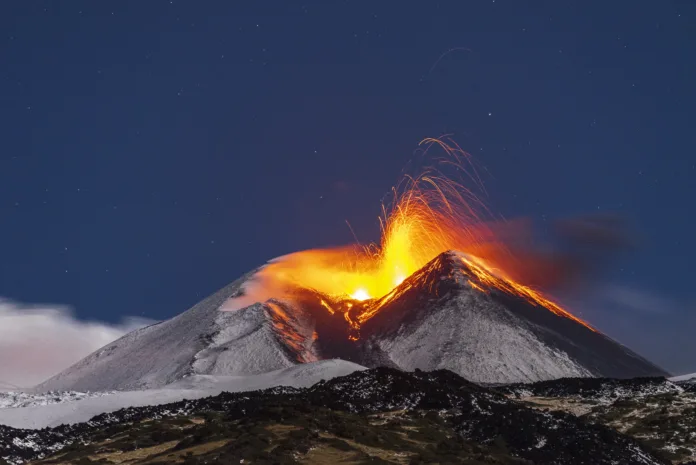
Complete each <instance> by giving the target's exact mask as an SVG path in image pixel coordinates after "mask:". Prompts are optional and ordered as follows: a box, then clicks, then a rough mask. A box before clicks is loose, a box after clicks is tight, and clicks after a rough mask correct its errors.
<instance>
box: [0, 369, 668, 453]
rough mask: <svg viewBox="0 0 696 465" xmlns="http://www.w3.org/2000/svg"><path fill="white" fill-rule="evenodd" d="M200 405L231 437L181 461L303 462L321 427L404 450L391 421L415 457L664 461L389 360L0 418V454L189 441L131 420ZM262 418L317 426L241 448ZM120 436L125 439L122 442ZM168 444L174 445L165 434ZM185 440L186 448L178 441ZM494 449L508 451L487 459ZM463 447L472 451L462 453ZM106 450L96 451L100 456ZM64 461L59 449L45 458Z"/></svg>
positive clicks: (185, 412) (599, 432)
mask: <svg viewBox="0 0 696 465" xmlns="http://www.w3.org/2000/svg"><path fill="white" fill-rule="evenodd" d="M204 412H220V413H221V414H222V415H223V416H222V417H220V418H222V420H223V421H224V422H225V423H226V424H229V425H230V430H229V432H228V433H226V435H225V436H224V437H223V438H222V439H227V441H225V440H223V441H218V443H217V445H216V446H215V447H217V448H219V449H218V450H216V451H215V452H214V453H211V455H210V456H201V457H198V458H196V460H197V461H191V462H187V463H240V461H242V460H243V461H245V462H246V461H247V460H248V461H250V462H252V463H298V462H299V463H302V462H303V461H304V459H305V458H306V455H307V454H308V453H309V451H311V450H312V449H314V448H316V447H321V444H322V443H321V441H322V437H324V438H325V437H327V436H328V437H331V436H333V437H336V438H339V439H340V440H341V441H340V442H342V443H343V442H346V441H348V442H350V443H351V444H353V445H355V444H356V443H357V444H360V443H364V442H365V440H366V439H369V440H370V445H371V447H369V448H365V449H363V453H364V451H365V450H367V453H368V455H370V454H374V453H375V451H378V450H380V449H385V448H390V447H391V448H394V447H396V452H399V453H400V456H401V457H403V456H404V453H403V450H399V446H398V444H394V445H392V443H393V441H389V440H387V439H388V436H385V434H387V432H388V431H391V430H394V431H397V432H398V438H403V437H407V438H411V437H412V436H413V435H414V434H415V436H413V438H414V440H413V441H412V442H411V443H410V445H411V446H413V445H414V444H421V445H422V446H423V450H421V451H420V452H418V451H414V452H410V453H409V455H411V454H412V455H411V456H410V459H412V462H413V463H434V462H439V463H516V464H531V463H535V464H549V465H551V464H554V465H555V464H558V465H560V464H563V465H580V464H583V465H584V464H587V465H590V464H591V465H603V464H644V465H657V464H666V463H668V462H667V461H665V460H664V459H662V458H660V457H658V456H657V455H656V454H655V453H654V452H653V451H652V450H651V449H649V448H648V447H646V446H644V445H641V444H640V443H639V442H637V441H635V440H633V439H631V438H629V437H627V436H625V435H622V434H620V433H617V432H616V431H613V430H611V429H609V428H607V427H604V426H602V425H597V424H590V423H587V422H584V421H583V420H581V419H579V418H576V417H574V416H573V415H569V414H566V413H561V412H542V411H538V410H534V409H532V408H529V407H527V406H525V405H523V404H522V403H519V402H517V401H515V400H512V399H509V398H507V397H506V396H504V395H502V394H500V393H498V392H497V391H495V390H493V389H488V388H484V387H480V386H477V385H475V384H473V383H470V382H468V381H466V380H465V379H463V378H461V377H460V376H458V375H456V374H454V373H452V372H449V371H446V370H439V371H435V372H429V373H427V372H415V373H405V372H401V371H398V370H394V369H389V368H377V369H372V370H367V371H362V372H355V373H353V374H351V375H348V376H344V377H340V378H335V379H333V380H330V381H327V382H320V383H318V384H316V385H314V386H312V387H310V388H306V389H292V388H273V389H269V390H266V391H257V392H251V393H234V394H231V393H223V394H221V395H219V396H216V397H209V398H206V399H199V400H195V401H182V402H178V403H174V404H168V405H160V406H155V407H138V408H129V409H124V410H120V411H118V412H114V413H109V414H104V415H100V416H97V417H94V418H93V419H91V420H90V421H89V422H87V423H81V424H76V425H63V426H60V427H57V428H51V429H48V428H47V429H44V430H39V431H36V430H31V431H30V430H16V429H12V428H7V427H2V426H0V458H4V459H5V460H6V461H7V462H9V463H12V464H20V463H23V462H26V461H29V460H35V459H37V458H42V457H45V456H46V455H50V454H51V453H54V452H58V451H60V450H61V449H63V448H65V447H68V446H69V445H70V444H77V445H79V447H77V449H73V453H75V452H76V451H78V452H79V451H80V450H83V449H85V448H86V447H87V446H89V445H90V444H96V445H97V448H98V449H105V448H106V449H109V450H110V451H111V452H113V454H106V455H116V456H118V455H117V454H118V453H119V451H118V450H113V451H112V450H111V449H113V448H114V447H116V445H117V444H118V442H109V438H110V437H112V436H113V437H116V436H118V437H120V438H123V437H133V440H134V441H135V442H136V447H137V444H140V445H141V446H142V445H143V444H145V443H148V444H149V445H150V446H153V445H156V443H157V442H158V441H159V442H160V443H162V442H167V441H169V442H171V441H176V442H178V441H185V440H187V439H186V438H185V436H186V435H187V434H188V433H187V431H189V430H190V428H189V429H185V428H178V429H177V431H178V433H177V434H178V436H177V435H174V436H172V435H167V436H163V435H160V437H155V435H154V434H152V436H151V437H150V436H147V437H146V436H145V435H144V433H143V432H138V430H137V428H139V425H141V424H143V423H147V424H148V425H150V428H149V429H150V431H152V428H155V427H156V426H157V422H159V421H162V420H163V419H166V418H172V417H184V418H186V417H191V416H199V417H200V415H201V414H202V413H204ZM327 412H329V413H328V414H327ZM330 412H344V413H345V414H348V415H352V417H351V418H352V420H350V424H353V425H355V427H352V426H350V424H343V423H341V418H342V417H341V416H338V415H336V414H331V413H330ZM387 412H395V413H396V415H394V414H391V415H381V416H380V415H379V414H382V413H387ZM322 418H328V419H329V420H330V421H329V423H326V422H323V423H322V421H323V420H322ZM424 419H429V421H431V422H432V424H431V426H436V429H437V430H438V431H439V433H438V432H437V431H434V430H433V429H432V428H431V433H427V431H425V430H423V429H422V428H423V426H425V425H424V424H423V423H422V421H423V420H424ZM258 420H263V421H264V422H265V423H264V424H263V426H264V428H265V430H268V429H272V428H275V429H278V425H286V426H284V428H285V429H286V430H287V428H288V425H293V424H294V423H292V422H297V421H300V420H301V421H302V422H304V423H302V424H300V423H298V424H300V426H302V429H303V430H306V431H308V432H314V436H312V435H309V436H307V437H304V436H303V437H302V438H303V439H302V441H305V442H306V441H309V442H308V443H307V442H306V443H305V444H304V446H305V447H303V448H302V450H299V449H297V450H295V449H286V448H281V447H276V448H273V447H269V445H268V444H265V445H264V444H262V445H261V447H256V448H255V449H254V450H243V447H244V444H245V443H244V442H243V441H237V442H234V441H233V442H232V443H229V440H228V439H229V437H230V435H233V436H234V435H238V434H239V433H240V432H244V430H245V428H246V427H245V425H246V424H247V423H248V422H249V421H258ZM414 420H417V421H421V423H420V426H419V427H417V428H416V430H413V429H410V426H409V425H410V424H411V422H413V421H414ZM240 421H241V422H247V423H239V422H240ZM274 425H275V426H274ZM371 425H372V426H371ZM399 425H403V427H401V426H399ZM521 425H523V426H524V427H523V428H522V427H521ZM204 426H205V425H200V427H201V431H200V433H199V434H198V436H199V442H200V440H205V439H206V438H210V437H211V435H212V434H213V433H214V432H215V431H214V429H211V427H210V426H208V429H207V430H206V429H204ZM357 426H364V428H362V429H360V428H357ZM194 427H195V426H194ZM130 430H135V433H134V434H130V436H129V431H130ZM434 433H437V434H434ZM443 433H444V434H443ZM109 435H111V436H109ZM394 437H395V440H396V439H398V438H397V436H394ZM213 439H217V437H216V438H213ZM105 440H106V442H104V441H105ZM298 441H299V439H298ZM132 442H133V441H131V443H132ZM121 443H123V441H122V440H121ZM100 444H103V446H102V445H100ZM194 444H195V443H194ZM122 445H123V446H124V447H125V446H128V444H125V443H124V444H122ZM189 445H190V441H189ZM472 445H473V446H474V449H472ZM211 446H212V444H211ZM223 446H224V447H223ZM169 447H172V446H171V444H169ZM344 447H348V446H345V445H344ZM182 448H183V449H184V450H186V449H185V448H184V446H182ZM128 450H131V449H128ZM208 450H212V449H211V448H208ZM102 452H103V451H102ZM120 452H123V451H120ZM493 452H495V455H498V456H503V455H504V456H505V457H507V458H508V459H509V460H507V461H502V462H501V461H497V460H492V459H491V453H493ZM197 453H198V452H197ZM469 453H471V456H470V457H469V455H465V454H469ZM240 454H241V455H240ZM279 454H280V455H279ZM283 454H285V455H283ZM423 454H426V455H423ZM104 456H105V454H102V455H101V456H100V457H102V458H103V457H104ZM150 459H153V460H152V462H153V463H154V462H159V463H165V462H167V459H166V457H160V460H156V459H157V457H150ZM367 459H371V460H375V461H377V458H376V457H363V460H362V461H361V462H360V463H362V462H364V461H367ZM162 460H164V462H162ZM62 462H63V460H62V459H61V458H60V457H58V458H57V459H56V461H54V462H51V463H62ZM138 463H140V462H138ZM380 463H385V462H384V461H382V462H380ZM387 463H395V462H387ZM398 463H402V461H401V460H399V461H398Z"/></svg>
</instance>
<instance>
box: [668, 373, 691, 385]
mask: <svg viewBox="0 0 696 465" xmlns="http://www.w3.org/2000/svg"><path fill="white" fill-rule="evenodd" d="M669 380H670V381H675V382H681V383H684V382H686V383H694V384H696V373H691V374H688V375H681V376H674V377H672V378H670V379H669Z"/></svg>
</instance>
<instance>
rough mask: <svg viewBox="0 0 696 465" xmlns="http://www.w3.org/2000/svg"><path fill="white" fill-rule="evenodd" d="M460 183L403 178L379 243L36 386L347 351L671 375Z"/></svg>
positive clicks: (170, 379) (557, 261) (278, 272)
mask: <svg viewBox="0 0 696 465" xmlns="http://www.w3.org/2000/svg"><path fill="white" fill-rule="evenodd" d="M422 145H423V146H424V148H425V153H426V154H427V152H428V150H430V149H438V150H439V149H441V150H444V153H445V156H444V157H443V158H442V159H440V160H439V162H438V164H437V165H436V166H438V167H440V168H442V167H444V168H448V169H450V170H453V171H454V172H455V173H459V176H460V177H461V178H462V179H465V180H466V181H467V182H471V183H472V184H473V185H475V186H477V187H478V188H481V190H482V183H481V182H480V179H479V177H478V175H477V173H476V170H475V169H474V168H473V166H472V164H471V163H470V160H469V158H468V157H467V155H466V154H465V153H464V152H463V151H462V150H461V149H460V148H459V147H458V146H457V145H456V144H454V143H452V142H451V141H444V140H441V139H426V140H424V141H423V142H422ZM457 179H458V178H457V177H456V176H454V177H453V176H445V175H444V174H443V169H436V168H430V169H428V170H425V171H424V172H422V173H421V174H420V175H418V176H412V177H406V178H405V180H404V181H403V182H402V183H401V184H400V185H398V186H397V187H396V188H394V189H393V201H392V203H391V204H390V207H389V208H387V207H383V214H382V218H381V226H382V227H381V230H382V239H381V241H380V243H379V244H371V245H368V246H359V245H356V246H348V247H339V248H329V249H320V250H308V251H303V252H297V253H293V254H290V255H286V256H283V257H280V258H278V259H275V260H273V261H271V262H270V263H268V264H266V265H264V266H262V267H260V268H259V269H257V270H254V271H252V272H250V273H248V274H247V275H245V276H244V277H242V278H240V279H239V280H237V281H235V282H233V283H232V284H230V285H228V286H226V287H225V288H223V289H221V290H220V291H218V292H217V293H215V294H214V295H212V296H210V297H208V298H207V299H205V300H203V301H201V302H200V303H199V304H197V305H195V306H194V307H193V308H191V309H190V310H188V311H187V312H184V313H183V314H181V315H179V316H177V317H175V318H172V319H171V320H168V321H165V322H162V323H159V324H156V325H152V326H149V327H147V328H143V329H139V330H136V331H134V332H132V333H130V334H128V335H126V336H124V337H123V338H121V339H119V340H117V341H115V342H113V343H112V344H109V345H108V346H106V347H104V348H102V349H100V350H99V351H97V352H95V353H93V354H92V355H90V356H89V357H87V358H85V359H83V360H82V361H80V362H79V363H77V364H76V365H74V366H73V367H71V368H69V369H67V370H65V371H64V372H62V373H60V374H58V375H57V376H55V377H54V378H52V379H50V380H48V381H46V382H45V383H43V384H42V385H41V386H39V388H38V389H40V390H80V391H84V390H92V391H96V390H109V389H142V388H153V387H161V386H166V385H168V384H170V383H177V382H179V381H180V380H182V379H183V378H186V377H188V376H196V375H204V376H205V375H216V376H220V375H222V376H229V375H235V376H236V375H249V374H259V373H267V372H270V371H272V370H278V369H281V368H286V367H290V366H293V365H296V364H298V363H306V362H311V361H316V360H324V359H337V358H340V359H343V360H347V361H351V362H354V363H358V364H360V365H363V366H368V367H375V366H390V367H394V368H399V369H402V370H413V369H416V368H417V369H422V370H435V369H441V368H443V369H449V370H452V371H454V372H456V373H458V374H460V375H462V376H463V377H465V378H466V379H468V380H470V381H474V382H481V383H508V382H529V381H539V380H546V379H554V378H561V377H582V376H604V377H618V378H627V377H635V376H662V375H665V374H666V373H665V372H664V371H663V370H662V369H660V368H659V367H657V366H655V365H653V364H652V363H650V362H649V361H647V360H645V359H643V358H642V357H640V356H639V355H637V354H635V353H633V352H632V351H630V350H629V349H627V348H626V347H624V346H622V345H620V344H618V343H617V342H615V341H613V340H611V339H609V338H608V337H606V336H604V335H603V334H601V333H600V332H598V331H596V330H594V329H593V328H592V327H591V326H590V325H589V324H588V323H586V322H584V321H583V320H581V319H580V318H578V317H577V316H574V315H572V314H570V313H569V312H567V311H566V310H564V309H563V308H562V307H561V306H560V305H558V304H557V303H554V302H553V301H552V300H551V299H550V298H548V297H547V296H546V295H545V294H544V292H543V291H545V289H548V288H550V287H551V286H553V285H554V284H557V282H558V280H559V279H560V281H561V282H563V280H564V279H565V278H567V276H568V275H569V274H568V271H569V270H572V266H567V265H568V263H571V264H572V263H573V261H572V260H570V261H568V260H564V259H563V258H564V257H563V256H558V255H548V254H542V253H538V252H536V251H535V249H534V247H530V246H529V242H530V241H529V238H530V234H529V231H528V230H526V229H525V228H524V227H520V225H519V223H508V222H502V221H496V219H495V218H493V216H492V215H491V214H490V213H489V212H488V211H487V210H486V208H485V206H484V204H483V202H481V200H480V199H479V197H478V196H477V195H475V194H474V192H473V191H472V190H470V189H467V188H466V187H465V184H466V182H460V181H458V180H457ZM523 226H524V225H523ZM589 226H592V225H589ZM582 228H583V229H582V231H583V232H582V234H580V235H581V236H582V235H586V234H587V231H588V225H587V224H583V225H582ZM600 229H601V228H600ZM589 230H592V228H591V227H589ZM575 233H577V231H575ZM596 233H597V231H593V232H592V235H594V236H597V234H596ZM573 237H577V234H576V235H575V236H573ZM599 237H601V238H602V240H603V241H604V242H611V241H607V240H606V239H607V238H609V239H611V236H606V235H601V234H600V235H599ZM586 252H587V248H583V254H585V253H586Z"/></svg>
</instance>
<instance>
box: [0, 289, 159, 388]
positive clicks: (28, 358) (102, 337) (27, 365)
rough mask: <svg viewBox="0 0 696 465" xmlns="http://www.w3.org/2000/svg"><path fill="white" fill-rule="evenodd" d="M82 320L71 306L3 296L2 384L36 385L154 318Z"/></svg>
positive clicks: (0, 319)
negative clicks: (22, 301)
mask: <svg viewBox="0 0 696 465" xmlns="http://www.w3.org/2000/svg"><path fill="white" fill-rule="evenodd" d="M152 323H153V321H151V320H145V319H142V318H126V319H124V320H123V321H122V322H121V323H119V324H115V325H112V324H108V323H103V322H95V321H82V320H78V319H77V318H76V317H75V316H74V315H73V314H72V312H71V310H70V309H69V308H68V307H64V306H54V305H25V304H19V303H17V302H12V301H8V300H2V299H0V385H5V386H21V387H31V386H34V385H36V384H38V383H40V382H42V381H44V380H46V379H48V378H50V377H51V376H53V375H55V374H57V373H59V372H60V371H62V370H64V369H65V368H68V367H69V366H71V365H72V364H74V363H75V362H78V361H79V360H80V359H82V358H84V357H85V356H87V355H89V354H90V353H92V352H94V351H95V350H97V349H99V348H100V347H102V346H104V345H106V344H108V343H110V342H112V341H114V340H116V339H118V338H119V337H121V336H123V335H124V334H126V333H128V332H130V331H132V330H134V329H137V328H140V327H143V326H146V325H148V324H152Z"/></svg>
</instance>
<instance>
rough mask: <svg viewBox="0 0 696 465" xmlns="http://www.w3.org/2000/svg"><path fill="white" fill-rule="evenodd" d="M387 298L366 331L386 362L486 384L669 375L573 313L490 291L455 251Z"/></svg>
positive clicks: (372, 349) (371, 353)
mask: <svg viewBox="0 0 696 465" xmlns="http://www.w3.org/2000/svg"><path fill="white" fill-rule="evenodd" d="M472 282H473V283H474V285H472V284H471V283H472ZM474 286H477V287H478V288H480V289H484V290H485V291H486V292H481V290H480V289H476V288H475V287H474ZM388 298H389V301H388V302H386V303H384V304H382V308H381V309H380V310H379V312H378V313H377V315H376V316H375V317H373V318H372V319H371V320H369V321H368V322H367V323H366V324H365V325H364V326H363V328H362V329H361V333H362V338H363V339H364V342H363V344H364V346H365V347H366V350H365V353H366V354H367V356H368V357H375V360H378V362H379V363H381V364H393V365H394V366H396V367H398V368H401V369H403V370H413V369H416V368H419V369H422V370H434V369H439V368H445V369H448V370H452V371H454V372H456V373H458V374H460V375H461V376H463V377H464V378H466V379H468V380H470V381H474V382H480V383H513V382H533V381H540V380H547V379H555V378H563V377H585V376H604V377H615V378H630V377H636V376H664V375H665V374H666V373H665V372H664V371H663V370H662V369H660V368H659V367H657V366H655V365H653V364H652V363H650V362H648V361H647V360H645V359H643V358H641V357H640V356H638V355H637V354H635V353H633V352H631V351H630V350H629V349H627V348H626V347H624V346H622V345H620V344H618V343H617V342H615V341H613V340H611V339H609V338H608V337H606V336H604V335H602V334H600V333H597V332H594V331H592V330H590V329H588V328H587V327H585V326H583V325H581V324H579V323H577V322H575V321H573V320H571V319H569V318H566V317H563V316H558V315H556V314H554V313H552V312H550V311H548V310H547V309H545V308H543V307H538V306H534V305H532V304H530V303H529V302H527V301H526V300H524V299H521V298H519V297H516V296H513V295H510V294H506V293H503V292H501V291H499V290H497V289H491V288H488V287H487V286H486V285H485V283H482V282H480V281H478V280H477V279H476V277H475V274H474V273H472V272H471V270H470V269H468V268H467V266H466V265H465V264H464V262H463V261H462V260H461V259H460V255H458V254H457V253H445V254H442V255H440V256H439V257H437V258H436V259H434V260H433V261H432V262H430V263H429V264H428V265H426V267H424V268H423V269H422V270H421V271H419V272H418V273H416V274H414V275H413V276H412V277H410V278H409V279H407V280H406V281H404V283H402V284H401V286H400V287H399V288H397V290H396V292H395V293H394V296H391V297H388ZM362 363H363V364H367V365H368V366H369V365H370V361H369V360H365V361H363V362H362Z"/></svg>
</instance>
